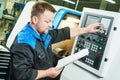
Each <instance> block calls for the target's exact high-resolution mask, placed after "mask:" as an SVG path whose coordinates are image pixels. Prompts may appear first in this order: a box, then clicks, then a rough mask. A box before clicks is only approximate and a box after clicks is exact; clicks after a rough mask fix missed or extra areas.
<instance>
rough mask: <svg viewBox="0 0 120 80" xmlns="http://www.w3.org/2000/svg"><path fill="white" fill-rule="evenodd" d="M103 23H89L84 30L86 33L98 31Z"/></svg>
mask: <svg viewBox="0 0 120 80" xmlns="http://www.w3.org/2000/svg"><path fill="white" fill-rule="evenodd" d="M102 26H103V25H102V24H101V23H95V24H91V25H89V26H88V27H86V28H85V29H86V31H87V33H94V32H98V31H100V28H101V27H102Z"/></svg>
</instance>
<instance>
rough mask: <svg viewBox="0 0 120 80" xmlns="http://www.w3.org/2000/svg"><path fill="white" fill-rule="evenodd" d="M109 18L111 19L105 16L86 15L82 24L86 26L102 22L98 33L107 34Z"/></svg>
mask: <svg viewBox="0 0 120 80" xmlns="http://www.w3.org/2000/svg"><path fill="white" fill-rule="evenodd" d="M111 20H112V19H110V18H106V17H99V16H94V15H87V16H86V21H85V24H84V26H85V27H87V26H88V25H90V24H93V23H97V22H100V23H102V25H103V26H102V27H101V29H100V32H99V33H101V34H104V35H107V33H108V28H109V26H110V24H111Z"/></svg>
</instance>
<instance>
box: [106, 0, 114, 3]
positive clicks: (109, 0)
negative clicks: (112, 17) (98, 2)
mask: <svg viewBox="0 0 120 80" xmlns="http://www.w3.org/2000/svg"><path fill="white" fill-rule="evenodd" d="M106 1H108V2H110V3H112V4H115V3H116V2H115V1H113V0H106Z"/></svg>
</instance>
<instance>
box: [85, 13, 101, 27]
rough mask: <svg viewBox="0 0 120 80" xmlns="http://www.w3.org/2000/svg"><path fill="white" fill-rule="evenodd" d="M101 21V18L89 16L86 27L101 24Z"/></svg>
mask: <svg viewBox="0 0 120 80" xmlns="http://www.w3.org/2000/svg"><path fill="white" fill-rule="evenodd" d="M99 20H100V18H99V17H97V16H90V15H88V16H87V19H86V24H85V27H86V26H88V25H90V24H93V23H97V22H99Z"/></svg>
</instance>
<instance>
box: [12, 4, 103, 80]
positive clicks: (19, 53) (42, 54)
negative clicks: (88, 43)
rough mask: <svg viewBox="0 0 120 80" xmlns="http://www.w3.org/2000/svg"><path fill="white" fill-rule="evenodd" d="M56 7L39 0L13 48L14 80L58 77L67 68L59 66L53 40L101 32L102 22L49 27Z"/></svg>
mask: <svg viewBox="0 0 120 80" xmlns="http://www.w3.org/2000/svg"><path fill="white" fill-rule="evenodd" d="M55 12H56V10H55V9H54V8H53V7H52V6H51V5H50V4H49V3H47V2H36V3H35V4H34V6H33V7H32V11H31V21H30V22H28V24H27V25H26V26H25V27H24V28H23V29H22V30H21V31H20V32H19V33H18V35H17V36H16V38H15V40H14V42H13V44H12V46H11V48H10V52H11V58H12V62H11V64H12V66H11V70H12V77H13V80H38V79H39V80H54V78H56V77H57V76H58V75H59V74H60V73H61V71H62V70H63V69H56V68H55V65H54V62H55V59H54V56H53V53H52V50H51V44H52V43H56V42H59V41H63V40H66V39H70V38H71V37H75V36H78V35H82V34H85V33H93V32H98V31H99V30H98V29H97V27H98V26H101V24H100V23H96V24H92V25H89V26H88V27H86V28H74V29H70V28H69V27H65V28H62V29H59V30H57V29H56V30H49V28H51V27H52V21H53V19H54V15H55Z"/></svg>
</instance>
